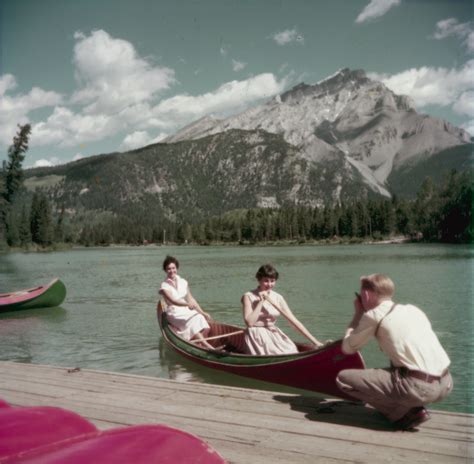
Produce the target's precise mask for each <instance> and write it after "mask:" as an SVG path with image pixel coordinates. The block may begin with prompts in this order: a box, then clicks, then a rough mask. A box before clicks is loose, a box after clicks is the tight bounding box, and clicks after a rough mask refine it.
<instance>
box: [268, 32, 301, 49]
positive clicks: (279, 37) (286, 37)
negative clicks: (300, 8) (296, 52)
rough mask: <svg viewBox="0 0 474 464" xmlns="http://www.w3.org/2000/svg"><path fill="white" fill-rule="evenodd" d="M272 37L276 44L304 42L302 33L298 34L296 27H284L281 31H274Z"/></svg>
mask: <svg viewBox="0 0 474 464" xmlns="http://www.w3.org/2000/svg"><path fill="white" fill-rule="evenodd" d="M272 39H273V40H274V41H275V42H276V43H277V44H278V45H286V44H289V43H291V42H299V43H301V44H303V43H304V37H303V35H302V34H299V33H298V31H297V30H296V29H286V30H285V31H282V32H276V33H275V34H273V36H272Z"/></svg>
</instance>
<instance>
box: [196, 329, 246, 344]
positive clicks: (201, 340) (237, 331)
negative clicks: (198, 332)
mask: <svg viewBox="0 0 474 464" xmlns="http://www.w3.org/2000/svg"><path fill="white" fill-rule="evenodd" d="M244 332H245V330H236V331H235V332H229V333H226V334H222V335H214V336H213V337H207V338H198V339H196V340H195V341H196V342H207V341H208V340H217V339H218V338H224V337H230V336H231V335H238V334H241V333H244ZM193 341H194V340H193Z"/></svg>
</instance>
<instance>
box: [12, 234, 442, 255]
mask: <svg viewBox="0 0 474 464" xmlns="http://www.w3.org/2000/svg"><path fill="white" fill-rule="evenodd" d="M406 243H423V242H421V241H420V240H417V239H413V238H411V237H405V236H394V237H388V238H383V239H380V240H374V239H370V240H368V239H354V238H347V237H333V238H331V239H324V240H298V239H294V240H278V241H266V242H265V241H261V242H250V241H240V242H222V241H209V242H204V243H202V242H201V243H199V242H187V243H178V242H165V243H148V242H147V243H137V244H131V243H111V244H107V245H91V246H87V245H78V244H70V243H58V244H55V245H52V246H49V247H40V246H38V245H30V246H28V247H27V248H21V247H14V248H10V249H7V250H3V252H4V253H8V252H10V253H50V252H54V251H66V250H82V249H92V248H131V247H153V248H160V247H167V246H203V247H205V246H215V247H240V246H246V247H283V246H327V245H329V246H335V245H395V244H406ZM425 243H435V242H425ZM436 243H438V242H436Z"/></svg>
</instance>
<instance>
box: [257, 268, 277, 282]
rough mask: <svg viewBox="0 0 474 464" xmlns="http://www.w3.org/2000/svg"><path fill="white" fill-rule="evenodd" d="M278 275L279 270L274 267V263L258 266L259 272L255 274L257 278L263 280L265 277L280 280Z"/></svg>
mask: <svg viewBox="0 0 474 464" xmlns="http://www.w3.org/2000/svg"><path fill="white" fill-rule="evenodd" d="M278 276H279V274H278V271H277V270H276V269H275V268H274V267H273V265H272V264H264V265H263V266H260V267H259V268H258V271H257V273H256V274H255V277H256V278H257V280H261V279H263V278H264V277H268V278H269V279H275V280H278Z"/></svg>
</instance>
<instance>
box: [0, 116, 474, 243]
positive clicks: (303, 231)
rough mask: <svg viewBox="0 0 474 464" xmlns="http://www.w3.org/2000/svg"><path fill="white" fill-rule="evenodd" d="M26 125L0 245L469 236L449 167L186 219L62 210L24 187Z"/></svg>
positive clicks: (9, 167)
mask: <svg viewBox="0 0 474 464" xmlns="http://www.w3.org/2000/svg"><path fill="white" fill-rule="evenodd" d="M30 131H31V127H30V126H29V125H28V124H26V125H24V126H19V130H18V133H17V135H16V136H15V138H14V140H13V144H12V146H11V147H10V148H9V151H8V157H9V159H8V162H7V163H4V165H3V167H2V169H1V171H0V249H3V250H6V249H24V250H50V249H58V248H63V247H68V246H74V245H82V246H107V245H112V244H123V245H142V244H151V243H155V244H164V243H169V244H199V245H210V244H241V245H249V244H298V243H362V242H364V243H365V242H373V241H375V242H380V241H384V240H389V241H393V240H394V239H393V237H403V238H404V239H405V240H416V241H427V242H445V243H471V242H472V177H471V173H470V172H468V171H464V172H457V171H451V172H450V173H449V174H447V175H446V177H445V179H444V182H442V183H440V184H436V185H435V184H434V182H433V181H432V180H431V178H429V177H427V178H426V179H425V181H424V182H423V184H422V185H421V186H420V189H419V191H418V193H417V195H416V198H414V199H405V198H398V197H396V196H394V197H393V198H391V199H382V198H367V199H362V200H360V199H359V200H354V201H353V202H351V203H345V204H340V203H336V204H334V205H326V206H324V207H308V206H291V205H290V206H285V207H281V208H250V209H239V210H234V211H229V212H226V213H224V214H221V215H218V216H212V217H207V218H203V219H202V220H201V221H197V222H188V221H186V219H185V215H184V214H182V215H180V214H177V215H176V218H175V219H173V220H171V219H167V218H157V217H149V216H148V215H146V214H144V213H143V212H141V213H137V212H134V211H133V210H125V211H123V213H121V214H113V213H111V212H106V211H102V212H100V214H97V212H91V211H88V212H84V213H83V214H79V215H77V214H76V215H68V214H67V211H66V208H65V206H64V205H62V206H61V207H60V208H56V209H54V208H53V207H52V204H51V202H50V200H49V198H48V196H47V193H46V192H45V191H44V190H42V189H37V190H36V191H35V192H33V193H31V192H27V191H26V189H25V188H24V186H23V179H24V173H23V169H22V162H23V160H24V156H25V152H26V151H27V149H28V138H29V134H30ZM397 241H400V239H397Z"/></svg>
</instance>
